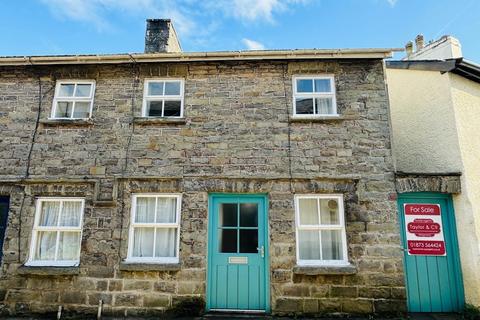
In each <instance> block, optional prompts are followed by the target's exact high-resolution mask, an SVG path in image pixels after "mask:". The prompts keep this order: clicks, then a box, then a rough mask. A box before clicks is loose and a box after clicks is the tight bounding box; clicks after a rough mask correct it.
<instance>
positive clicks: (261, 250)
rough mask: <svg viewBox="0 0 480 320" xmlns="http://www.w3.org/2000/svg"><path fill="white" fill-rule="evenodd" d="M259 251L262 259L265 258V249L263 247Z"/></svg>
mask: <svg viewBox="0 0 480 320" xmlns="http://www.w3.org/2000/svg"><path fill="white" fill-rule="evenodd" d="M257 250H258V251H259V252H260V255H261V256H262V258H265V247H264V246H261V247H260V248H257Z"/></svg>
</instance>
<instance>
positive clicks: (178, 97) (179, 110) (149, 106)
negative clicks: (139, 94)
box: [142, 79, 183, 118]
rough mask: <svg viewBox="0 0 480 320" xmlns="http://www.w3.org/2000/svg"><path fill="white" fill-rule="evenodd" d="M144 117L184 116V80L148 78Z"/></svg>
mask: <svg viewBox="0 0 480 320" xmlns="http://www.w3.org/2000/svg"><path fill="white" fill-rule="evenodd" d="M142 115H143V116H144V117H176V118H181V117H183V80H181V79H168V80H146V81H145V89H144V95H143V111H142Z"/></svg>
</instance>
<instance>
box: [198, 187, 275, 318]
mask: <svg viewBox="0 0 480 320" xmlns="http://www.w3.org/2000/svg"><path fill="white" fill-rule="evenodd" d="M208 230H209V245H208V276H207V278H208V283H207V309H208V310H210V311H215V310H218V311H222V310H225V311H235V310H238V311H259V312H266V311H269V307H270V304H269V280H268V265H267V263H268V238H267V200H266V196H265V195H244V194H213V195H210V197H209V228H208Z"/></svg>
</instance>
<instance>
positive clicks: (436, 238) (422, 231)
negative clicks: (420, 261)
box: [404, 203, 447, 256]
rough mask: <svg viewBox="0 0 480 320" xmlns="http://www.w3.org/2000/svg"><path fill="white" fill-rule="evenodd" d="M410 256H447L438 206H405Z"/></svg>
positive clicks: (410, 204) (409, 204)
mask: <svg viewBox="0 0 480 320" xmlns="http://www.w3.org/2000/svg"><path fill="white" fill-rule="evenodd" d="M404 211H405V231H406V233H407V250H408V254H409V255H422V256H445V255H447V253H446V251H445V239H444V238H443V227H442V214H441V213H442V212H441V209H440V205H438V204H412V203H408V204H407V203H406V204H404Z"/></svg>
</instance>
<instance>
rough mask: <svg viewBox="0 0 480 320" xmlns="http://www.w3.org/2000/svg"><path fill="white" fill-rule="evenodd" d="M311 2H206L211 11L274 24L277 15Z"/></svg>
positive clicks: (246, 0) (269, 0)
mask: <svg viewBox="0 0 480 320" xmlns="http://www.w3.org/2000/svg"><path fill="white" fill-rule="evenodd" d="M309 1H310V0H204V1H203V4H204V5H206V6H207V7H208V8H209V9H213V10H222V11H223V12H224V13H225V14H227V15H229V16H232V17H234V18H236V19H238V20H241V21H244V22H251V21H266V22H270V23H271V22H274V15H275V14H276V13H280V12H284V11H286V10H287V9H288V8H289V6H292V5H295V4H301V3H307V2H309Z"/></svg>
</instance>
